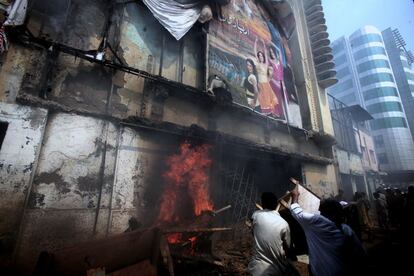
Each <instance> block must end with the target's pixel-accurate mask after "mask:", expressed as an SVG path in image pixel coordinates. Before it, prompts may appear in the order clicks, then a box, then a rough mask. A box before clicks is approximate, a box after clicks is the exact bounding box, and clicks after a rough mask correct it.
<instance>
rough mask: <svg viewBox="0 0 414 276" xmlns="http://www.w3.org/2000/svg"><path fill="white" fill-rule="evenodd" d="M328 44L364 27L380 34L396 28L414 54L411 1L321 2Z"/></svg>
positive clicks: (333, 0) (353, 0) (330, 0)
mask: <svg viewBox="0 0 414 276" xmlns="http://www.w3.org/2000/svg"><path fill="white" fill-rule="evenodd" d="M322 5H323V9H324V12H325V18H326V21H327V25H328V32H329V38H330V40H331V41H334V40H335V39H337V38H339V37H341V36H343V35H345V36H349V35H350V34H352V33H353V32H354V31H356V30H357V29H359V28H361V27H362V26H365V25H373V26H375V27H377V28H378V29H379V30H380V31H383V30H385V29H387V28H388V27H391V28H392V29H395V28H398V29H399V30H400V33H401V35H402V37H403V38H404V40H405V42H406V43H407V46H406V47H407V48H408V49H409V50H411V51H412V52H414V1H413V0H322Z"/></svg>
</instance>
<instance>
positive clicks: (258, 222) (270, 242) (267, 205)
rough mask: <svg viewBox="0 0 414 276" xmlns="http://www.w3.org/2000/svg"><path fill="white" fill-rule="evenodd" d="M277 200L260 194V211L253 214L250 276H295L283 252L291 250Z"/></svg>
mask: <svg viewBox="0 0 414 276" xmlns="http://www.w3.org/2000/svg"><path fill="white" fill-rule="evenodd" d="M276 206H277V197H276V196H275V195H274V194H273V193H263V194H262V207H263V210H259V211H256V212H254V213H253V215H252V220H253V234H254V248H253V256H252V259H251V261H250V263H249V267H248V270H249V272H250V273H251V274H252V275H253V276H267V275H298V274H297V273H296V270H295V269H294V268H293V266H292V265H291V264H290V263H289V261H288V259H287V257H286V252H285V250H286V249H287V248H288V247H290V229H289V225H288V223H287V222H286V221H285V220H284V219H283V218H282V217H281V216H280V215H279V213H278V212H277V211H276V210H275V209H276Z"/></svg>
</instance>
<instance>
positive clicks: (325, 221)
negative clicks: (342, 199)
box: [290, 179, 366, 276]
mask: <svg viewBox="0 0 414 276" xmlns="http://www.w3.org/2000/svg"><path fill="white" fill-rule="evenodd" d="M291 181H292V182H293V183H295V184H299V182H298V181H297V180H295V179H291ZM291 196H292V204H291V206H290V211H291V214H292V216H293V217H294V218H295V219H296V220H297V221H298V222H299V224H300V225H301V226H302V228H303V230H304V232H305V236H306V241H307V243H308V248H309V266H310V275H312V276H341V275H359V274H361V273H362V270H361V269H362V266H363V264H364V261H365V256H366V253H365V250H364V249H363V247H362V245H361V243H360V241H359V240H358V238H357V237H356V235H355V233H354V232H353V231H352V229H351V228H350V227H349V226H348V225H346V224H344V223H343V209H342V206H341V204H340V203H339V202H338V201H336V200H334V199H325V200H322V201H321V203H320V205H319V211H320V214H312V213H308V212H305V211H304V210H303V209H302V207H301V206H300V205H299V204H298V199H299V191H298V188H297V187H296V188H295V189H293V190H292V191H291Z"/></svg>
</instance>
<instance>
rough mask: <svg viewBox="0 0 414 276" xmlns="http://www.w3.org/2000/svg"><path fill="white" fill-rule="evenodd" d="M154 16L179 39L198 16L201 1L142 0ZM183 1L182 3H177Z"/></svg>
mask: <svg viewBox="0 0 414 276" xmlns="http://www.w3.org/2000/svg"><path fill="white" fill-rule="evenodd" d="M142 1H143V2H144V4H145V5H146V6H147V7H148V8H149V9H150V11H151V12H152V14H153V15H154V17H155V18H157V20H158V21H159V22H160V23H161V24H162V25H163V26H164V27H165V28H166V29H167V30H168V31H169V32H170V33H171V34H172V35H173V36H174V37H175V39H177V40H180V39H181V38H182V37H183V36H184V35H185V34H186V33H187V32H188V31H189V30H190V29H191V27H192V26H193V25H194V23H195V22H196V21H197V19H198V18H199V17H200V11H201V8H202V3H201V1H196V0H186V1H182V0H181V1H174V0H142ZM179 2H183V3H179Z"/></svg>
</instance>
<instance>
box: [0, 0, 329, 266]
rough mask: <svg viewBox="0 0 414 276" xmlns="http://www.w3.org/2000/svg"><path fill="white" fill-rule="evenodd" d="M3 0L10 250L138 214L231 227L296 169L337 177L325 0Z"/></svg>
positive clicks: (4, 210) (64, 239) (2, 106)
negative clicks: (323, 4) (328, 98)
mask: <svg viewBox="0 0 414 276" xmlns="http://www.w3.org/2000/svg"><path fill="white" fill-rule="evenodd" d="M200 2H203V5H200ZM167 4H168V5H167ZM160 5H161V6H162V5H164V6H163V7H164V9H162V8H161V7H160ZM165 5H167V6H165ZM165 7H168V8H167V9H165ZM1 9H3V10H5V11H6V13H5V14H6V17H4V18H2V20H3V21H2V25H3V27H2V29H1V30H2V33H1V34H2V41H1V43H2V48H1V49H2V54H1V67H0V80H1V81H0V100H1V102H0V126H1V133H0V138H1V150H0V194H1V198H2V201H1V204H0V218H1V220H0V239H1V242H0V245H1V254H2V256H1V262H2V265H7V264H11V263H14V262H16V263H17V264H18V265H19V266H20V267H22V268H24V269H26V270H30V269H32V268H33V266H34V263H35V262H36V258H37V256H38V254H39V252H40V251H42V250H54V249H56V248H60V247H65V246H69V245H73V244H76V243H79V242H83V241H86V240H94V239H99V238H103V237H107V236H111V235H114V234H117V233H122V232H124V231H125V230H126V229H130V230H131V229H145V228H149V227H154V226H157V227H158V226H159V227H166V228H169V227H176V226H183V227H184V225H186V222H187V221H193V222H194V220H197V218H200V221H197V223H199V226H200V227H212V226H215V225H216V226H217V225H220V226H222V227H231V226H232V225H234V224H236V223H239V222H244V221H245V219H246V218H248V217H249V216H250V215H251V213H252V211H253V210H254V208H255V203H256V202H257V201H258V197H259V195H260V193H261V192H263V191H273V192H275V193H276V194H277V195H279V196H281V195H283V194H284V193H285V192H286V190H287V189H289V185H288V179H289V178H290V177H296V178H300V179H302V180H303V182H304V183H305V184H306V186H307V188H309V189H310V190H312V191H313V192H314V193H316V194H318V195H319V196H321V197H324V196H330V195H333V194H335V193H336V192H337V186H336V181H335V170H334V167H333V165H332V163H333V154H332V145H333V143H334V138H333V127H332V122H331V117H330V111H329V107H328V103H327V96H326V93H325V88H327V87H328V86H330V85H332V84H334V83H336V79H335V74H336V73H335V71H334V70H333V67H334V64H333V62H332V54H331V49H330V47H329V39H328V34H327V32H326V25H325V20H324V18H323V11H322V6H321V2H320V1H319V0H312V1H301V0H289V1H253V0H245V1H219V0H215V1H190V0H189V1H173V0H162V1H149V0H144V1H97V0H87V1H78V0H59V1H53V4H52V3H51V2H50V1H44V0H33V1H29V2H28V1H23V0H14V1H1ZM177 11H180V12H179V13H177ZM174 14H175V16H177V14H179V16H178V18H174V17H173V16H174ZM163 15H168V16H163ZM210 15H211V17H212V18H210ZM183 19H185V20H183ZM209 19H210V20H209ZM3 38H4V39H3ZM6 42H7V43H6ZM228 205H231V208H230V209H226V208H225V209H226V210H225V211H223V212H221V214H220V216H214V212H216V211H217V210H218V209H220V208H222V207H225V206H228ZM204 213H210V214H209V215H207V216H205V217H207V219H205V220H204V219H203V214H204ZM212 218H213V219H212ZM169 238H170V241H171V240H172V239H174V238H175V239H180V238H181V237H180V236H179V235H173V234H171V235H170V236H169ZM190 238H191V237H190Z"/></svg>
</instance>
